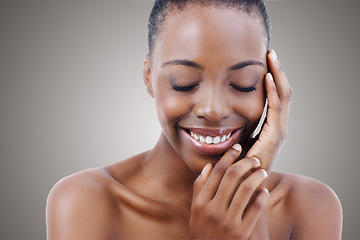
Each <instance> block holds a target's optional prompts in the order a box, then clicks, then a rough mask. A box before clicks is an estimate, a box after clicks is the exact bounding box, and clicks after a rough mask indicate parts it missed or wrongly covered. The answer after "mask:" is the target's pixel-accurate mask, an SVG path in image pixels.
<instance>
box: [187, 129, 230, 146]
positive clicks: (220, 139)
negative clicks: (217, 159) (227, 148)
mask: <svg viewBox="0 0 360 240" xmlns="http://www.w3.org/2000/svg"><path fill="white" fill-rule="evenodd" d="M190 134H191V136H192V137H193V138H194V139H195V140H196V141H200V142H202V143H206V144H217V143H222V142H225V141H226V140H228V139H229V138H230V136H231V133H229V134H228V135H221V136H215V137H210V136H203V135H200V134H198V133H194V132H192V131H190Z"/></svg>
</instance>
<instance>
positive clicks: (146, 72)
mask: <svg viewBox="0 0 360 240" xmlns="http://www.w3.org/2000/svg"><path fill="white" fill-rule="evenodd" d="M143 78H144V83H145V86H146V90H147V92H148V93H149V95H150V96H151V97H154V92H153V89H152V82H151V60H150V56H149V54H146V55H145V59H144V67H143Z"/></svg>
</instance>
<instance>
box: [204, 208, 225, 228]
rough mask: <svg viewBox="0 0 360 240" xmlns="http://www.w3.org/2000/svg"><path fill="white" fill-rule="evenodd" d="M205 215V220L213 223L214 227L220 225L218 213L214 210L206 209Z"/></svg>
mask: <svg viewBox="0 0 360 240" xmlns="http://www.w3.org/2000/svg"><path fill="white" fill-rule="evenodd" d="M206 215H207V218H208V219H209V220H210V221H211V222H212V223H215V224H216V225H218V224H220V223H221V222H222V221H221V216H220V214H219V212H218V211H216V209H215V208H208V209H207V211H206Z"/></svg>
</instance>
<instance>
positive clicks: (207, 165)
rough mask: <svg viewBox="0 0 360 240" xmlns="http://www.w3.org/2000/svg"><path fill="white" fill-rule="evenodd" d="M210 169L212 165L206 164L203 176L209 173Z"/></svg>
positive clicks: (202, 172)
mask: <svg viewBox="0 0 360 240" xmlns="http://www.w3.org/2000/svg"><path fill="white" fill-rule="evenodd" d="M210 167H211V163H208V164H206V165H205V167H204V168H203V170H202V171H201V174H205V173H207V172H208V171H209V169H210Z"/></svg>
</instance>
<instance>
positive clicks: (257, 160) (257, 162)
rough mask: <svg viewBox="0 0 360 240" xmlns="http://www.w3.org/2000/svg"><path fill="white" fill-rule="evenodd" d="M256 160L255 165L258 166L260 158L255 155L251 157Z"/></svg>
mask: <svg viewBox="0 0 360 240" xmlns="http://www.w3.org/2000/svg"><path fill="white" fill-rule="evenodd" d="M252 158H253V159H254V160H255V161H256V166H257V167H260V165H261V163H260V160H259V159H258V158H257V157H252Z"/></svg>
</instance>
